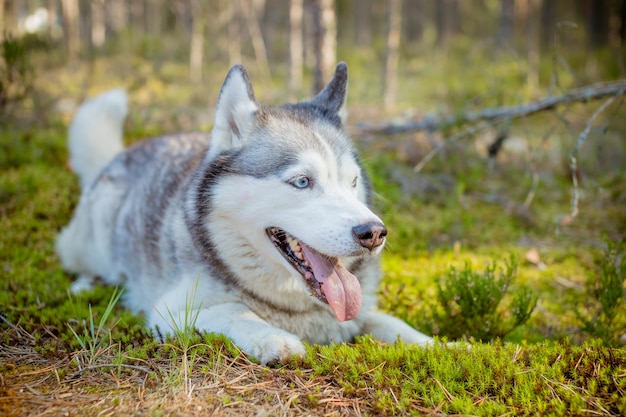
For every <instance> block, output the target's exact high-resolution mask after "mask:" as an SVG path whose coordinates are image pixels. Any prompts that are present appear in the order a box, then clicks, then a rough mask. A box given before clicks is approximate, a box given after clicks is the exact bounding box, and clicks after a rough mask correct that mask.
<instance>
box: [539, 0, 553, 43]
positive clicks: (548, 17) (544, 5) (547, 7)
mask: <svg viewBox="0 0 626 417" xmlns="http://www.w3.org/2000/svg"><path fill="white" fill-rule="evenodd" d="M540 6H541V7H540V8H539V10H540V16H541V27H540V28H539V33H540V34H541V38H540V40H541V45H542V46H548V47H552V46H553V44H554V1H553V0H541V5H540Z"/></svg>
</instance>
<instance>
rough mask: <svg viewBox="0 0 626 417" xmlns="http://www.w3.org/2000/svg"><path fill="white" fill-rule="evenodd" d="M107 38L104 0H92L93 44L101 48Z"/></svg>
mask: <svg viewBox="0 0 626 417" xmlns="http://www.w3.org/2000/svg"><path fill="white" fill-rule="evenodd" d="M105 40H106V24H105V17H104V0H91V44H92V45H93V46H94V48H101V47H102V46H104V42H105Z"/></svg>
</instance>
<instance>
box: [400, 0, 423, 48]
mask: <svg viewBox="0 0 626 417" xmlns="http://www.w3.org/2000/svg"><path fill="white" fill-rule="evenodd" d="M403 8H404V13H403V14H404V22H403V23H402V26H403V29H402V30H403V32H404V36H405V39H406V41H408V42H413V43H419V42H421V41H422V38H423V36H424V14H423V13H424V11H423V9H422V8H423V4H422V1H421V0H404V5H403Z"/></svg>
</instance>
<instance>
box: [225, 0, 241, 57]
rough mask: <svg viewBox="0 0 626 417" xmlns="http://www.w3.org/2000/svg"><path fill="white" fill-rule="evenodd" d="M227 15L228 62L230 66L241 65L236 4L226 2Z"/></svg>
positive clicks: (229, 1)
mask: <svg viewBox="0 0 626 417" xmlns="http://www.w3.org/2000/svg"><path fill="white" fill-rule="evenodd" d="M226 7H227V12H226V13H227V15H228V42H227V45H228V61H229V62H230V66H231V67H232V66H233V65H236V64H241V32H240V30H239V27H240V22H239V13H237V7H236V3H235V2H233V1H231V0H227V2H226Z"/></svg>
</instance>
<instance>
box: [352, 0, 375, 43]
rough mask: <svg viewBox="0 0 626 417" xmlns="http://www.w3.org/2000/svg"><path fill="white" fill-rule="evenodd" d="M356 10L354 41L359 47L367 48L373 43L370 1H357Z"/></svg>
mask: <svg viewBox="0 0 626 417" xmlns="http://www.w3.org/2000/svg"><path fill="white" fill-rule="evenodd" d="M355 3H357V4H356V6H355V8H356V10H355V12H354V19H355V21H356V22H355V25H354V32H355V34H354V39H355V43H356V45H357V46H360V47H366V46H369V45H370V44H371V43H372V25H371V8H372V5H371V4H370V0H358V1H355Z"/></svg>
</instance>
